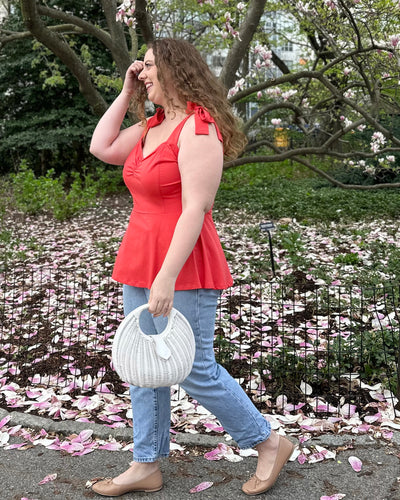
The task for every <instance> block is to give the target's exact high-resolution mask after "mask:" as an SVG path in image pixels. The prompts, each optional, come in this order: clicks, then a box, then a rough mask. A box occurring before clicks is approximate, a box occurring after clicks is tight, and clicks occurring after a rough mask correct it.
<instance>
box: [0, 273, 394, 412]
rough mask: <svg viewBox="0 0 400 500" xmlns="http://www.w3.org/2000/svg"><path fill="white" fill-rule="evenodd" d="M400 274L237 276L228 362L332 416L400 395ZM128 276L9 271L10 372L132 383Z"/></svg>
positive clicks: (227, 315) (273, 395)
mask: <svg viewBox="0 0 400 500" xmlns="http://www.w3.org/2000/svg"><path fill="white" fill-rule="evenodd" d="M399 295H400V285H390V286H372V287H362V288H360V287H356V286H354V287H349V288H348V287H341V286H317V285H315V284H313V283H311V282H307V281H301V282H293V283H284V282H282V281H278V280H277V281H272V282H258V283H238V284H236V285H235V286H233V287H232V288H231V289H229V290H227V291H224V292H223V293H222V295H221V299H220V302H219V307H218V311H217V318H216V331H215V353H216V357H217V359H218V361H219V362H220V363H221V364H222V365H223V366H225V367H226V368H227V369H228V370H229V371H230V373H232V375H233V376H234V377H235V378H236V379H237V380H238V382H239V383H240V384H241V385H242V386H243V388H244V389H245V391H246V392H247V393H248V394H249V395H250V396H251V397H252V398H253V400H254V401H255V402H256V403H257V404H260V405H271V404H274V405H276V408H277V409H278V411H279V410H282V411H285V410H290V409H293V408H300V407H302V408H303V411H305V412H307V411H308V412H320V413H325V414H330V415H333V414H335V413H337V412H338V411H339V408H341V407H343V406H344V405H346V404H351V405H357V406H358V407H360V408H361V407H362V406H363V405H366V404H367V403H368V401H371V394H372V395H373V394H374V391H378V389H379V390H380V391H382V388H383V390H384V391H385V392H384V394H385V397H387V398H393V400H394V403H396V398H397V399H398V398H399V396H400V340H399V330H400V320H399V315H400V313H399ZM122 318H123V313H122V296H121V287H120V285H119V284H117V283H115V282H114V281H113V280H111V279H110V277H108V276H101V275H99V274H95V273H92V272H89V271H85V270H79V271H77V270H68V269H64V270H61V269H58V268H57V267H55V268H54V269H40V268H39V269H35V270H32V269H26V268H23V267H21V268H16V269H13V270H11V271H7V272H6V273H3V274H0V349H1V351H0V378H1V381H2V383H3V385H4V384H5V383H10V382H13V383H17V384H19V385H20V386H36V385H41V386H43V385H44V386H57V387H59V388H64V387H69V388H71V387H73V388H74V389H75V390H77V391H81V392H86V393H89V392H91V391H98V392H101V391H107V392H108V391H112V392H117V393H118V394H120V393H124V392H125V391H126V386H125V385H124V384H122V383H121V381H120V380H119V378H118V376H117V374H116V373H115V372H114V371H113V370H112V368H111V366H110V361H111V343H112V337H113V334H114V333H115V330H116V328H117V326H118V324H119V322H120V321H121V320H122Z"/></svg>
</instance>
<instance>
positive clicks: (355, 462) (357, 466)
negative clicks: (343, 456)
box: [349, 457, 362, 472]
mask: <svg viewBox="0 0 400 500" xmlns="http://www.w3.org/2000/svg"><path fill="white" fill-rule="evenodd" d="M349 463H350V465H351V466H352V468H353V470H354V471H355V472H360V470H361V468H362V462H361V460H360V459H359V458H357V457H349Z"/></svg>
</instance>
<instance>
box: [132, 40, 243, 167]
mask: <svg viewBox="0 0 400 500" xmlns="http://www.w3.org/2000/svg"><path fill="white" fill-rule="evenodd" d="M147 48H148V49H153V53H154V60H155V64H156V66H157V78H158V80H159V82H160V85H161V88H162V89H163V91H164V93H165V95H166V96H167V99H168V100H169V101H170V103H171V104H173V103H172V99H171V98H170V97H169V96H168V91H167V88H168V84H169V83H170V82H173V84H174V90H175V93H176V94H177V96H178V98H179V100H180V101H181V102H188V101H191V102H194V103H195V104H198V105H199V106H203V107H204V108H206V109H207V110H208V111H209V113H210V114H211V115H212V117H213V118H214V120H215V122H216V124H217V126H218V128H219V129H220V131H221V135H222V138H223V141H224V155H225V157H226V158H227V159H234V158H236V157H237V156H238V155H239V154H240V153H241V152H242V151H243V148H244V146H245V145H246V142H247V140H246V136H245V135H244V133H243V132H242V131H241V128H240V122H239V120H238V118H237V117H236V116H235V115H234V114H233V111H232V107H231V105H230V103H229V101H228V99H227V97H226V96H227V90H226V88H225V87H224V86H223V85H222V83H221V82H220V81H219V79H218V78H217V77H216V76H215V75H214V74H213V73H212V72H211V70H210V69H209V67H208V65H207V64H206V62H205V61H204V60H203V58H202V56H201V54H200V53H199V51H198V50H197V49H196V48H195V47H194V46H193V45H192V44H191V43H189V42H187V41H186V40H180V39H176V38H159V39H156V40H154V41H153V42H151V43H150V44H148V45H147ZM146 98H147V94H146V92H145V88H144V86H143V88H141V89H140V91H139V92H137V93H136V94H135V95H134V97H133V99H132V105H133V109H134V111H135V113H136V115H137V116H138V118H139V119H140V120H141V121H142V122H143V123H145V121H146V117H145V101H146Z"/></svg>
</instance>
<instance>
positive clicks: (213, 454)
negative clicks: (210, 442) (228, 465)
mask: <svg viewBox="0 0 400 500" xmlns="http://www.w3.org/2000/svg"><path fill="white" fill-rule="evenodd" d="M218 446H219V445H218ZM204 458H206V459H207V460H221V458H222V455H221V449H220V448H219V447H218V448H215V450H211V451H208V452H207V453H205V454H204Z"/></svg>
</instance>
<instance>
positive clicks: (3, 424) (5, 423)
mask: <svg viewBox="0 0 400 500" xmlns="http://www.w3.org/2000/svg"><path fill="white" fill-rule="evenodd" d="M10 420H11V416H10V415H7V416H6V417H4V418H3V419H2V420H0V429H1V428H2V427H4V426H5V425H7V424H8V422H9V421H10Z"/></svg>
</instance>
